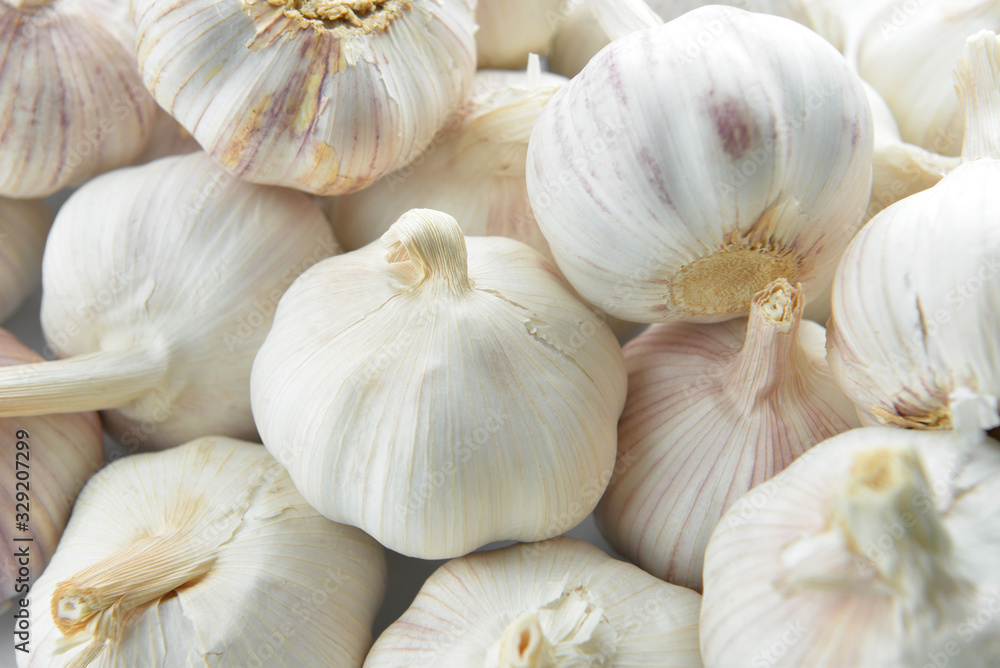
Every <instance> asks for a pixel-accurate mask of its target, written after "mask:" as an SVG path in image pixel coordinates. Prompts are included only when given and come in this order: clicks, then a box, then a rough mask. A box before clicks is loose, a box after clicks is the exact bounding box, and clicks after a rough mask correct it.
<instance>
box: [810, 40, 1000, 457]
mask: <svg viewBox="0 0 1000 668" xmlns="http://www.w3.org/2000/svg"><path fill="white" fill-rule="evenodd" d="M956 73H957V76H958V80H959V91H960V95H961V97H962V99H963V103H964V106H965V110H966V114H967V119H966V123H965V126H966V133H965V148H964V150H963V160H964V162H963V163H962V164H961V165H959V166H958V167H957V168H955V169H954V170H953V171H952V172H951V173H949V174H948V175H947V176H945V177H944V178H943V179H942V180H941V181H940V182H939V183H938V184H937V185H935V186H933V187H932V188H930V189H928V190H925V191H923V192H920V193H917V194H915V195H911V196H910V197H907V198H906V199H904V200H901V201H899V202H897V203H896V204H893V205H892V206H890V207H888V208H887V209H885V210H884V211H882V212H881V213H880V214H878V215H877V216H875V218H873V219H872V220H871V222H869V223H868V225H866V226H865V227H864V229H862V230H861V232H859V233H858V235H857V237H856V238H855V239H854V240H853V241H852V242H851V245H850V247H849V248H848V249H847V252H846V253H845V254H844V257H843V260H842V261H841V264H840V267H839V269H838V270H837V274H836V278H835V280H834V284H833V302H832V306H833V317H832V319H831V323H830V329H829V340H828V343H829V359H830V366H831V369H832V370H833V372H834V375H835V377H836V378H837V381H838V382H839V383H840V385H841V386H842V387H843V388H844V390H845V392H847V394H848V395H849V396H850V397H851V398H852V399H853V400H854V402H855V403H856V404H857V405H858V408H859V410H860V411H861V413H862V417H863V419H864V420H865V421H866V422H867V423H869V424H874V423H876V422H880V423H882V424H895V425H899V426H903V427H910V428H918V429H934V428H945V429H947V428H957V429H961V430H963V431H965V432H967V433H968V434H969V435H970V438H973V439H977V438H978V431H979V429H990V428H993V427H995V426H997V425H998V424H1000V415H998V412H997V399H998V397H1000V375H998V373H997V371H998V369H997V365H996V364H995V360H997V359H1000V339H998V338H997V336H996V335H995V334H994V332H993V331H992V330H991V328H989V327H985V328H984V323H987V322H991V319H992V318H994V317H995V314H996V313H997V312H998V309H1000V290H998V289H997V288H996V286H997V282H996V281H995V280H993V279H995V277H996V275H997V272H998V271H1000V230H998V229H997V225H996V221H997V220H998V219H1000V202H998V200H997V198H996V196H995V193H996V189H997V187H998V184H1000V126H998V124H997V118H998V116H1000V42H998V39H997V36H996V34H994V33H990V32H985V31H984V32H983V33H980V34H978V35H976V36H975V37H974V38H970V40H969V42H968V44H967V45H966V51H965V55H964V56H963V59H962V60H961V61H960V62H959V65H958V67H957V68H956ZM963 406H964V408H963Z"/></svg>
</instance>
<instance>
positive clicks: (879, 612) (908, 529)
mask: <svg viewBox="0 0 1000 668" xmlns="http://www.w3.org/2000/svg"><path fill="white" fill-rule="evenodd" d="M998 501H1000V443H997V442H996V441H993V440H992V439H986V440H984V441H981V442H979V443H977V444H976V445H975V446H973V447H971V448H969V449H968V450H965V451H963V449H962V448H960V447H959V444H958V441H957V439H956V438H955V437H954V436H953V435H952V434H949V433H942V432H939V433H927V432H917V431H912V430H902V429H890V428H887V427H868V428H865V429H855V430H852V431H849V432H847V433H844V434H841V435H839V436H835V437H833V438H831V439H829V440H827V441H825V442H823V443H820V444H819V445H817V446H816V447H814V448H812V449H811V450H810V451H809V452H807V453H806V454H804V455H803V456H802V457H801V458H800V459H799V460H798V461H796V462H794V463H793V464H792V465H791V466H790V467H788V468H787V469H786V470H785V471H784V472H782V473H780V474H778V475H777V476H775V477H774V478H773V479H771V480H769V481H768V482H766V483H764V484H763V485H761V486H759V487H757V488H756V489H754V490H753V491H751V492H750V493H749V494H748V495H747V496H745V497H744V498H743V499H742V500H741V501H740V502H739V503H738V504H737V505H735V506H733V507H732V508H731V509H730V510H729V512H728V513H726V515H725V516H724V517H723V518H722V521H721V522H719V525H718V527H717V529H716V531H715V533H714V535H713V536H712V540H711V542H710V543H709V545H708V551H707V553H706V555H705V593H704V599H703V603H702V612H701V651H702V656H703V658H704V661H705V666H706V668H731V667H732V666H744V665H749V666H758V665H759V666H764V665H767V666H773V667H774V668H793V667H794V668H798V667H799V666H809V667H810V668H841V667H844V666H878V667H879V668H914V667H915V666H925V665H931V666H944V665H947V666H949V668H982V667H983V666H990V665H995V663H996V658H997V657H998V656H1000V615H997V612H1000V575H998V571H997V568H996V564H997V563H998V562H1000V526H998V523H997V522H998V520H997V518H998V517H1000V502H998Z"/></svg>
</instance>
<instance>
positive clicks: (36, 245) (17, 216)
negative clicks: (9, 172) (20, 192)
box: [0, 198, 52, 322]
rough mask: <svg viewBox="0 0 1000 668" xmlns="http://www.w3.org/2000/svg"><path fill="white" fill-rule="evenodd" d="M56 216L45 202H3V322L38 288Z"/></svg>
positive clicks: (0, 269) (0, 240) (0, 295)
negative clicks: (47, 238) (43, 259)
mask: <svg viewBox="0 0 1000 668" xmlns="http://www.w3.org/2000/svg"><path fill="white" fill-rule="evenodd" d="M51 226H52V212H51V211H50V210H49V208H48V207H47V206H46V205H45V203H44V202H41V201H37V200H12V199H6V198H0V322H2V321H4V320H6V319H7V317H9V316H11V315H13V313H14V312H15V311H16V310H17V309H18V307H20V306H21V304H22V303H23V302H24V300H25V299H26V298H27V297H28V295H30V294H31V293H32V291H34V289H35V287H36V286H37V285H38V281H39V278H40V277H41V272H42V251H43V250H44V249H45V237H46V235H47V234H48V232H49V228H50V227H51Z"/></svg>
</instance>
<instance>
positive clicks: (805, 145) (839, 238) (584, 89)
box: [527, 6, 872, 322]
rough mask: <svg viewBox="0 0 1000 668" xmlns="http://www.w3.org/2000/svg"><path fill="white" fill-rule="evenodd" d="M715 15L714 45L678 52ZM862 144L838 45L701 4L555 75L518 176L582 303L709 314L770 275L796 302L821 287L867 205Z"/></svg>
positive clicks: (859, 91)
mask: <svg viewBox="0 0 1000 668" xmlns="http://www.w3.org/2000/svg"><path fill="white" fill-rule="evenodd" d="M710 29H717V30H718V31H719V32H718V39H717V40H716V41H714V42H713V43H712V48H710V49H708V48H706V49H704V50H702V51H700V52H698V53H697V54H696V55H695V57H691V56H689V55H687V54H686V52H685V51H684V46H683V45H684V38H685V36H688V35H691V34H699V33H700V32H702V31H708V30H710ZM609 91H611V93H609ZM871 156H872V126H871V113H870V111H869V107H868V102H867V100H866V98H865V94H864V89H863V88H862V86H861V83H860V80H859V79H858V77H857V75H855V74H854V73H853V72H851V71H850V69H849V68H848V67H847V65H846V63H845V62H844V59H843V57H842V56H841V55H840V54H839V53H838V52H837V51H836V49H834V48H833V47H831V46H830V44H828V43H827V42H825V41H824V40H822V39H821V38H819V37H818V36H817V35H816V34H815V33H813V32H812V31H810V30H808V29H807V28H804V27H802V26H800V25H798V24H796V23H794V22H792V21H789V20H787V19H783V18H779V17H774V16H767V15H763V14H751V13H749V12H745V11H742V10H739V9H734V8H726V7H718V6H711V7H702V8H700V9H696V10H694V11H692V12H688V13H687V14H685V15H684V16H682V17H680V18H678V19H675V20H674V21H671V22H670V23H667V24H665V25H662V26H659V27H657V28H652V29H649V30H643V31H639V32H635V33H632V34H629V35H627V36H625V37H623V38H621V39H618V40H616V41H615V42H614V43H613V44H612V45H610V46H609V47H608V48H607V49H605V50H604V51H602V52H601V54H600V55H599V56H598V57H596V58H594V60H592V61H591V63H590V64H589V65H588V66H587V68H585V69H584V71H583V72H581V73H580V75H579V76H577V77H575V78H574V79H573V80H571V81H570V82H569V83H568V84H567V85H566V86H564V87H563V88H562V89H560V90H559V91H558V92H557V93H556V94H555V95H554V96H553V97H552V99H551V100H550V101H549V103H548V104H546V106H545V108H544V109H543V110H542V113H541V114H540V115H539V118H538V122H537V123H536V125H535V129H534V131H533V132H532V136H531V142H530V143H529V145H528V169H527V184H528V194H529V196H530V199H531V205H532V209H533V210H534V213H535V216H536V218H537V219H538V224H539V226H540V227H541V229H542V233H543V234H544V235H545V237H546V239H547V240H548V242H549V245H550V247H551V249H552V253H553V255H554V256H555V258H556V260H557V262H558V264H559V268H560V269H561V270H562V271H563V273H564V275H565V276H566V277H567V279H568V280H569V281H570V282H571V283H572V284H573V286H574V287H575V288H576V289H577V290H578V291H579V292H580V294H581V295H583V297H584V298H586V299H587V300H588V301H590V302H591V303H593V304H594V305H595V306H597V307H598V308H601V309H602V310H604V311H607V312H608V313H610V314H612V315H615V316H618V317H620V318H623V319H626V320H632V321H636V322H664V321H669V320H678V319H683V320H689V321H698V322H716V321H720V320H725V319H728V318H732V317H736V316H739V315H745V314H746V313H747V312H748V310H749V306H750V299H751V298H752V297H753V295H754V294H755V293H757V292H758V291H760V290H762V289H763V288H764V287H766V286H767V284H768V283H770V282H771V281H772V280H774V279H776V278H785V279H787V280H789V281H793V282H801V283H802V284H803V286H804V288H805V292H806V296H807V299H808V298H811V297H813V296H815V295H816V294H818V293H819V292H820V291H822V290H823V288H824V287H825V286H826V284H827V282H828V281H829V280H830V277H831V276H832V274H833V271H834V269H835V267H836V263H837V260H838V259H839V256H840V254H841V252H842V250H843V249H844V248H845V246H846V245H847V243H848V241H849V240H850V237H851V236H852V235H853V233H854V231H855V229H856V226H857V224H858V222H859V221H860V219H861V216H862V214H863V213H864V207H865V204H866V202H867V201H868V197H869V195H870V189H871ZM720 286H721V287H720Z"/></svg>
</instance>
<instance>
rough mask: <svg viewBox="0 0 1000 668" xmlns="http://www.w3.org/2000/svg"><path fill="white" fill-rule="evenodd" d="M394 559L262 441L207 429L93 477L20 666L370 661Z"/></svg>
mask: <svg viewBox="0 0 1000 668" xmlns="http://www.w3.org/2000/svg"><path fill="white" fill-rule="evenodd" d="M385 576H386V572H385V557H384V554H383V550H382V549H381V548H380V547H379V546H378V544H377V543H376V542H375V541H374V540H372V539H371V538H369V537H368V536H366V535H365V534H363V533H362V532H360V531H358V530H357V529H354V528H351V527H346V526H343V525H340V524H335V523H334V522H331V521H329V520H327V519H325V518H323V517H321V516H320V515H319V514H317V513H316V511H314V510H313V509H312V508H310V507H309V506H308V504H306V502H305V501H304V500H303V499H302V497H301V496H300V495H299V494H298V493H297V492H296V491H295V487H294V486H293V485H292V482H291V480H289V478H288V474H287V473H286V472H285V470H284V469H283V468H282V467H281V466H280V465H278V463H277V462H275V461H274V459H273V458H272V457H271V456H270V455H269V454H268V453H267V451H266V450H264V448H262V447H260V445H258V444H254V443H246V442H242V441H237V440H233V439H227V438H222V437H207V438H201V439H198V440H195V441H192V442H190V443H187V444H186V445H183V446H181V447H177V448H173V449H170V450H167V451H165V452H161V453H156V454H149V455H136V456H133V457H127V458H125V459H121V460H118V461H116V462H114V463H113V464H111V465H110V466H108V467H106V468H105V469H103V470H102V471H101V472H100V473H98V474H97V475H96V476H94V478H93V479H91V481H90V482H89V483H88V484H87V486H86V488H84V490H83V492H82V493H81V494H80V499H79V501H78V502H77V504H76V507H75V508H74V510H73V516H72V517H71V519H70V523H69V526H67V527H66V533H65V534H64V536H63V539H62V542H61V543H60V544H59V549H58V550H57V551H56V553H55V555H54V556H53V558H52V563H51V564H50V566H49V568H48V570H46V572H45V573H44V574H43V575H42V577H41V578H39V579H38V581H37V582H35V583H34V585H33V586H32V589H31V629H32V637H31V639H32V642H31V645H30V650H31V651H30V653H28V654H21V653H19V656H18V666H21V667H22V668H24V667H26V666H46V668H54V667H56V666H67V667H69V666H73V667H80V668H82V667H83V666H87V665H91V664H93V665H101V666H109V667H110V666H116V667H118V666H120V667H121V668H126V667H129V668H130V667H132V666H153V665H155V666H163V667H164V668H167V667H173V666H176V667H177V668H182V667H187V666H192V665H209V664H219V665H222V664H225V665H229V666H260V665H268V666H270V665H281V666H302V667H303V668H312V667H314V666H320V665H332V666H345V667H350V666H355V667H357V666H360V665H361V662H362V660H363V659H364V656H365V653H366V652H367V650H368V648H369V647H370V645H371V625H372V621H373V620H374V617H375V611H376V610H377V608H378V606H379V604H380V603H381V600H382V594H383V591H384V588H385Z"/></svg>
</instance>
